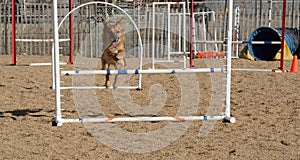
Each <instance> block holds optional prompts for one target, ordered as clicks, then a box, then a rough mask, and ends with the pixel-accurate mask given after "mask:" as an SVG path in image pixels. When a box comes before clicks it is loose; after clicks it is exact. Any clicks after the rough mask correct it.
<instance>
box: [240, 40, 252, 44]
mask: <svg viewBox="0 0 300 160" xmlns="http://www.w3.org/2000/svg"><path fill="white" fill-rule="evenodd" d="M247 43H250V41H243V42H242V44H247Z"/></svg>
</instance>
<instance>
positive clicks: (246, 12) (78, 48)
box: [0, 0, 300, 57]
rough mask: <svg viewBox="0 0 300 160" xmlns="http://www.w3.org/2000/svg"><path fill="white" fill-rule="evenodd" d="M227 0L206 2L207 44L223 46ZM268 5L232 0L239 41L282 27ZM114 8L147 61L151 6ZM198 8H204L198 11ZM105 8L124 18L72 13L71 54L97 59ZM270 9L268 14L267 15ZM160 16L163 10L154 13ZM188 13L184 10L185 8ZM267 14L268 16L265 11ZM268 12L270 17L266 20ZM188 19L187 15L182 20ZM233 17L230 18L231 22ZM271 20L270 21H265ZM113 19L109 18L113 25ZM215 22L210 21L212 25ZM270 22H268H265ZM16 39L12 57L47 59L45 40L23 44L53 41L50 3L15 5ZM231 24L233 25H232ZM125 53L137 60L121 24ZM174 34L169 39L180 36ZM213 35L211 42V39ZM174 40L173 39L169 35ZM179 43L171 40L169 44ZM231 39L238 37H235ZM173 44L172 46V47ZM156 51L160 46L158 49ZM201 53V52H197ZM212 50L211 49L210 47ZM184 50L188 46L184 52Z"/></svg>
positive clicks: (3, 36) (5, 15) (6, 14)
mask: <svg viewBox="0 0 300 160" xmlns="http://www.w3.org/2000/svg"><path fill="white" fill-rule="evenodd" d="M226 2H227V0H206V1H205V8H207V9H208V10H210V11H214V17H213V18H212V17H210V16H208V17H206V18H207V21H205V22H206V27H205V31H206V34H207V37H206V38H207V40H218V41H223V40H224V39H225V37H226V33H227V27H228V24H227V18H228V16H227V11H228V7H227V3H226ZM270 2H271V1H270V0H261V1H259V0H246V1H242V0H236V1H234V3H235V4H234V5H235V7H237V6H238V7H239V17H238V18H236V19H235V20H239V21H238V24H239V26H237V25H236V26H235V29H236V28H237V27H238V28H239V35H238V38H239V40H247V39H248V37H249V36H250V34H251V33H252V31H254V30H255V29H256V28H259V27H261V26H268V25H269V23H270V24H271V27H274V28H281V19H282V1H274V0H273V1H272V3H270ZM78 5H80V3H74V7H76V6H78ZM117 5H118V6H120V7H121V8H124V9H125V10H126V11H127V12H128V13H129V15H131V16H132V18H133V19H134V21H135V22H136V23H137V25H138V26H139V28H140V29H141V30H140V31H141V35H142V40H143V44H144V46H145V48H144V51H145V54H146V55H148V56H150V54H151V52H152V50H153V49H155V48H152V47H151V46H152V32H153V28H152V27H151V25H152V9H151V7H152V3H150V2H147V3H146V2H139V3H137V2H134V3H121V2H118V3H117ZM299 6H300V1H295V0H288V1H287V8H288V9H287V15H286V27H288V28H298V29H299V23H300V22H299V20H300V18H299V17H300V13H299V12H300V7H299ZM58 7H59V8H58V11H59V13H58V15H59V21H61V19H62V18H63V17H64V16H65V15H66V14H67V13H68V10H69V8H68V7H69V5H68V4H60V5H59V6H58ZM202 7H203V6H202ZM106 9H108V12H107V13H108V14H110V15H114V16H115V17H118V16H123V14H122V13H121V12H120V11H118V10H117V9H113V8H110V7H107V6H106V7H105V6H103V5H90V6H87V7H83V8H81V9H80V10H79V11H76V12H74V46H75V53H76V54H84V55H86V56H92V57H96V56H99V54H100V52H101V50H102V48H101V45H99V43H98V42H101V34H102V28H103V25H102V18H103V15H104V12H106V11H107V10H106ZM270 9H271V10H270ZM158 10H159V11H160V12H162V13H163V10H164V9H163V8H160V9H159V8H158ZM187 11H189V6H188V5H187ZM200 11H203V8H201V7H200V8H198V9H195V12H200ZM270 11H272V12H270ZM171 12H172V13H178V12H181V9H179V8H172V11H171ZM270 13H271V16H270V15H269V14H270ZM187 16H188V15H187ZM236 16H237V15H235V17H236ZM269 17H271V19H269ZM159 18H160V19H159ZM159 18H157V19H156V25H157V27H158V26H159V31H156V34H157V35H160V36H158V37H156V39H157V40H159V41H160V42H159V43H160V44H161V45H167V44H166V42H165V34H166V29H167V28H166V23H165V17H164V16H160V17H159ZM0 19H1V22H0V54H10V53H11V25H12V24H11V4H10V3H7V4H6V3H0ZM114 19H118V18H112V21H113V20H114ZM213 19H215V21H213ZM270 20H271V21H270ZM16 21H17V22H16V38H17V39H19V41H18V42H16V43H17V54H30V55H49V54H51V47H52V46H51V43H50V42H47V41H43V42H24V41H22V39H51V38H52V34H53V32H52V3H27V4H26V5H22V4H16ZM170 22H171V23H172V25H171V26H176V25H177V24H178V17H175V18H174V19H172V20H171V21H170ZM196 22H197V24H196V33H198V34H201V35H198V38H199V39H201V37H203V32H204V26H203V25H202V24H201V23H202V20H200V21H196ZM187 24H189V18H188V17H187ZM235 24H236V23H235ZM186 28H187V29H186V32H187V33H186V36H189V33H188V32H190V30H189V27H188V26H186ZM125 30H126V47H127V48H126V51H128V52H130V54H129V56H133V57H134V56H136V55H137V49H136V47H137V35H136V31H134V29H133V25H132V24H130V23H129V21H128V20H127V23H126V27H125ZM59 32H60V38H63V39H67V38H69V21H68V20H66V21H65V22H64V23H63V25H62V27H61V29H60V30H59ZM179 33H180V31H179V32H177V31H174V34H179ZM214 35H216V39H215V38H214ZM172 36H174V35H172ZM176 37H177V38H178V36H175V37H173V38H172V40H174V39H176ZM179 38H181V39H182V40H188V39H189V38H188V37H182V36H179ZM233 38H234V40H236V38H237V35H236V34H235V35H234V37H233ZM172 45H173V44H172ZM174 45H175V46H172V48H176V45H177V47H178V44H174ZM157 46H159V45H157ZM243 47H244V46H243V45H239V46H236V47H235V49H237V48H238V49H241V48H243ZM200 48H201V47H200ZM211 48H214V46H212V47H211ZM218 49H219V50H223V46H222V44H218ZM187 51H188V47H187ZM60 52H61V53H62V54H64V55H68V54H69V42H61V43H60Z"/></svg>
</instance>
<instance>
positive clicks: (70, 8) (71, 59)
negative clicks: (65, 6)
mask: <svg viewBox="0 0 300 160" xmlns="http://www.w3.org/2000/svg"><path fill="white" fill-rule="evenodd" d="M72 9H73V4H72V0H69V12H71V11H72ZM69 37H70V56H69V62H68V64H73V60H74V43H73V13H71V14H70V15H69Z"/></svg>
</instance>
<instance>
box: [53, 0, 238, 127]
mask: <svg viewBox="0 0 300 160" xmlns="http://www.w3.org/2000/svg"><path fill="white" fill-rule="evenodd" d="M229 2H230V3H229V18H228V23H229V28H228V29H229V30H228V41H227V43H228V45H227V47H228V48H227V51H228V55H227V62H226V63H227V65H226V69H224V70H223V69H212V68H208V69H171V70H142V57H143V56H142V55H143V46H142V43H141V42H142V41H141V37H140V33H139V31H138V28H137V27H136V25H135V23H134V21H133V20H132V18H131V17H130V16H129V15H128V14H127V13H126V12H125V11H124V10H122V9H121V8H120V7H118V6H116V5H114V4H110V3H106V2H89V3H86V4H83V5H88V4H95V3H100V4H106V5H111V6H113V7H116V8H118V9H120V10H121V11H122V12H124V13H125V15H126V16H127V17H128V18H129V19H130V20H131V22H132V23H133V24H134V26H135V29H136V30H137V34H138V37H139V41H140V46H139V47H140V50H141V51H140V57H139V58H140V70H131V71H128V70H107V71H106V70H104V71H92V73H89V74H95V73H97V74H105V75H106V74H138V75H140V76H141V75H142V73H143V74H146V73H147V74H150V73H165V74H166V73H169V74H170V73H171V74H175V73H188V72H193V73H195V72H214V71H219V72H225V73H226V99H225V112H224V113H223V114H221V115H216V116H171V117H120V118H87V119H84V118H74V119H65V118H63V117H62V113H61V85H60V76H61V74H65V75H66V74H69V75H70V74H79V73H83V74H84V71H74V72H73V71H67V72H61V70H60V65H59V32H58V30H59V27H60V25H61V24H62V22H63V21H64V20H65V19H66V18H67V16H68V15H69V14H70V13H72V11H73V10H75V9H76V8H74V9H73V10H72V11H70V12H69V13H68V14H67V15H66V16H65V18H64V19H63V20H62V22H61V23H60V25H58V18H57V0H53V28H54V29H53V31H54V36H53V37H54V43H53V52H54V54H53V64H54V65H53V66H54V75H55V86H56V87H55V103H56V108H55V117H54V118H53V125H56V126H61V125H63V124H64V123H72V122H121V121H122V122H125V121H189V120H225V121H228V122H231V123H234V122H235V118H234V117H231V115H230V90H231V89H230V88H231V50H232V21H233V13H232V11H233V0H230V1H229ZM83 5H81V6H83ZM81 6H78V7H81ZM78 7H77V8H78ZM87 72H89V71H87ZM87 72H86V73H85V74H87ZM139 80H141V79H139ZM139 87H141V86H139Z"/></svg>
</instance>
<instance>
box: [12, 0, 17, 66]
mask: <svg viewBox="0 0 300 160" xmlns="http://www.w3.org/2000/svg"><path fill="white" fill-rule="evenodd" d="M15 18H16V16H15V0H12V1H11V56H12V62H11V65H16V64H17V60H16V59H17V56H16V41H15V40H16V20H15Z"/></svg>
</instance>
